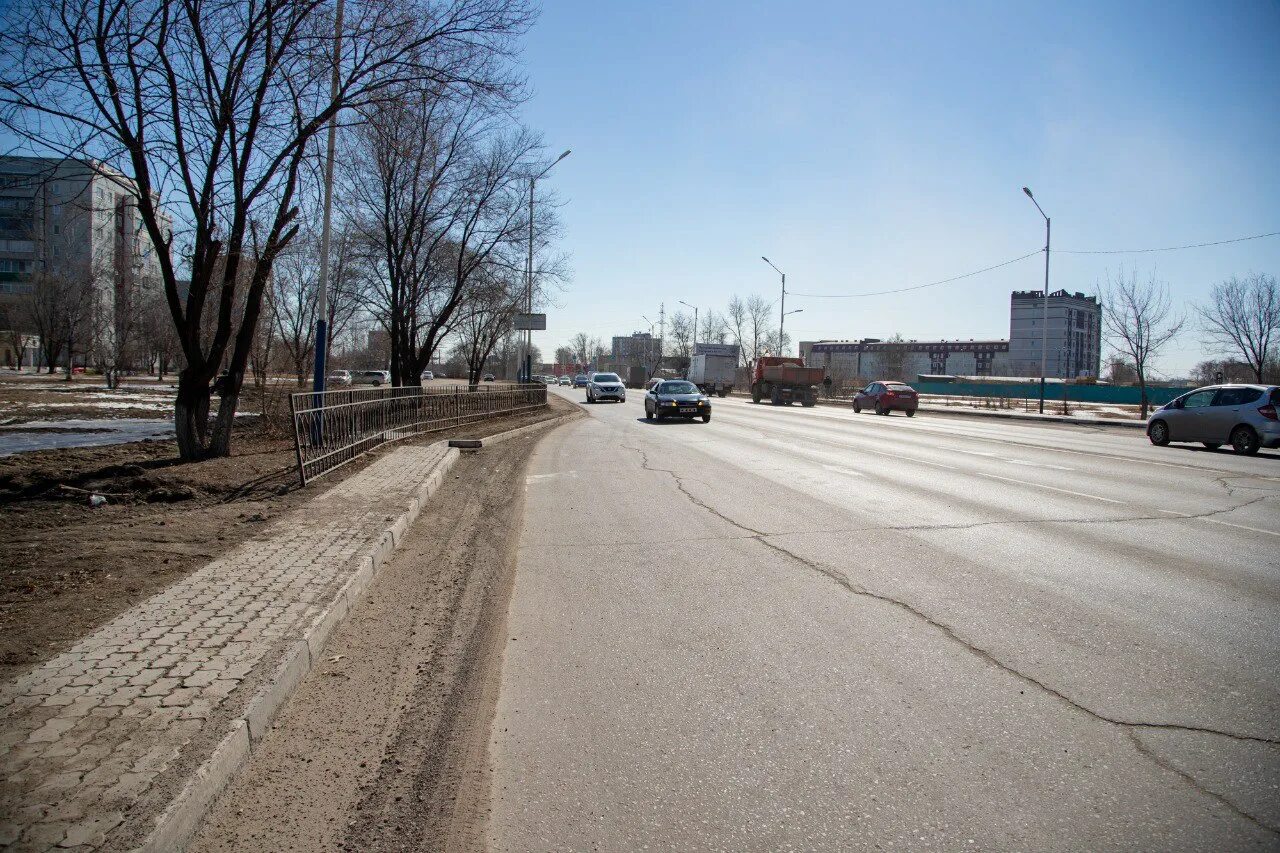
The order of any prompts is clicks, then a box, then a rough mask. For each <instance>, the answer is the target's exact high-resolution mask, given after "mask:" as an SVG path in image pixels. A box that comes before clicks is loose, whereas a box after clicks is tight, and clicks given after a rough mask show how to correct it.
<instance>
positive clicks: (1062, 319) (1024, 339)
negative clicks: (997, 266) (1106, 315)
mask: <svg viewBox="0 0 1280 853" xmlns="http://www.w3.org/2000/svg"><path fill="white" fill-rule="evenodd" d="M1048 309H1049V324H1048V330H1049V334H1048V340H1047V342H1046V341H1044V336H1043V335H1042V332H1041V325H1042V324H1043V322H1044V312H1045V300H1044V291H1043V290H1016V291H1014V292H1013V294H1012V295H1011V296H1010V297H1009V361H1010V370H1011V375H1014V376H1039V375H1040V350H1041V347H1042V346H1044V345H1045V344H1046V343H1047V348H1048V352H1047V357H1046V359H1045V376H1050V377H1057V378H1059V379H1075V378H1078V377H1083V376H1093V377H1097V376H1098V375H1099V373H1100V371H1101V369H1102V308H1101V306H1100V305H1099V304H1098V298H1097V297H1096V296H1085V295H1084V294H1083V293H1067V291H1065V290H1057V291H1054V292H1053V293H1050V294H1049V305H1048Z"/></svg>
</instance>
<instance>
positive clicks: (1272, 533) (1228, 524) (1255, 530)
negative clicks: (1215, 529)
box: [1196, 518, 1280, 536]
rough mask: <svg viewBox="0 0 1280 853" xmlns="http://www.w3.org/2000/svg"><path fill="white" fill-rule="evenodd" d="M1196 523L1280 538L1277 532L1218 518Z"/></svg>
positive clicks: (1201, 519) (1205, 519)
mask: <svg viewBox="0 0 1280 853" xmlns="http://www.w3.org/2000/svg"><path fill="white" fill-rule="evenodd" d="M1196 521H1207V522H1209V523H1210V524H1221V525H1222V526H1224V527H1234V528H1236V529H1237V530H1248V531H1249V532H1250V533H1265V534H1267V535H1268V536H1280V532H1277V531H1275V530H1263V529H1262V528H1260V527H1245V526H1244V525H1243V524H1232V523H1231V522H1229V521H1219V520H1218V519H1216V518H1197V519H1196Z"/></svg>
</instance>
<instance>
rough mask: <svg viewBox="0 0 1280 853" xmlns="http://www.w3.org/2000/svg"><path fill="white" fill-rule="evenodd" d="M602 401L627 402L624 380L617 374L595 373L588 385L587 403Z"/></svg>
mask: <svg viewBox="0 0 1280 853" xmlns="http://www.w3.org/2000/svg"><path fill="white" fill-rule="evenodd" d="M601 400H617V401H618V402H619V403H625V402H627V388H626V386H625V385H623V384H622V378H621V377H619V376H618V374H616V373H593V374H591V381H590V382H588V383H587V402H588V403H599V402H600V401H601Z"/></svg>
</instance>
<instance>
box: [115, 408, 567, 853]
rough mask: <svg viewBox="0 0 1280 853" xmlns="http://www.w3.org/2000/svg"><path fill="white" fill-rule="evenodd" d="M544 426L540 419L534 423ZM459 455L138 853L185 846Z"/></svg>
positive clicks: (392, 528) (381, 541) (448, 456)
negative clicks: (539, 421)
mask: <svg viewBox="0 0 1280 853" xmlns="http://www.w3.org/2000/svg"><path fill="white" fill-rule="evenodd" d="M542 423H548V422H547V421H544V422H542ZM540 425H541V423H540V424H535V425H534V426H540ZM516 431H517V430H513V431H512V432H516ZM438 444H444V442H439V443H438ZM458 456H459V452H458V450H457V448H449V449H447V450H446V451H445V453H444V455H443V456H442V457H441V458H440V461H439V462H437V463H436V465H435V468H434V469H433V470H432V472H431V474H430V475H429V476H428V477H427V479H426V480H425V481H424V482H423V483H422V485H421V486H420V487H419V488H418V493H417V495H415V496H414V497H413V498H411V499H410V500H409V502H408V504H407V505H406V507H405V509H404V512H402V513H401V514H400V515H399V516H397V517H396V518H395V519H393V520H392V521H391V523H390V524H389V525H388V526H387V528H386V529H385V530H384V531H383V534H382V536H380V537H379V538H378V539H377V540H376V541H375V542H374V544H373V545H372V546H371V547H370V548H369V549H368V552H367V553H366V554H364V555H363V556H361V557H360V558H359V560H360V568H359V569H357V570H356V572H355V574H353V575H352V576H351V577H350V578H349V579H348V580H347V582H346V583H345V584H344V585H343V587H342V589H341V590H339V592H338V594H337V595H336V596H335V597H334V599H333V601H332V602H331V603H330V604H329V606H328V607H327V608H325V609H324V610H323V611H322V612H321V613H320V615H319V616H318V617H317V618H316V619H314V620H313V621H312V624H311V626H310V627H309V628H308V629H307V630H306V631H305V632H304V634H303V639H301V640H299V641H297V642H295V643H294V644H293V646H292V648H291V649H290V650H289V651H288V652H286V654H285V655H284V658H283V659H282V660H281V661H280V663H279V664H278V665H277V666H276V669H275V672H274V673H273V675H272V676H270V677H269V678H268V679H267V680H266V683H264V684H263V685H262V687H261V688H260V689H259V690H258V692H257V693H256V694H255V695H254V696H253V698H252V699H250V700H249V703H248V706H247V708H246V711H245V716H244V718H243V719H237V720H235V721H233V722H232V724H231V731H230V732H228V733H227V735H226V737H224V738H223V739H222V741H221V742H220V743H219V744H218V746H217V747H216V748H215V749H214V752H213V755H212V756H210V757H209V759H208V760H206V761H205V762H204V763H203V764H202V765H201V766H200V767H199V769H197V770H196V772H195V774H194V775H193V776H192V778H190V779H189V780H188V781H187V783H186V785H185V786H184V787H183V789H182V792H181V793H180V794H179V795H178V796H177V797H176V798H175V799H174V800H173V802H172V803H171V804H170V805H169V807H168V808H166V809H165V810H164V812H162V813H161V815H160V816H159V817H158V818H157V819H156V824H155V827H154V829H152V830H151V832H150V833H149V834H148V836H147V838H146V839H145V840H144V841H143V843H142V844H140V845H139V846H138V847H136V848H135V851H137V853H169V851H174V850H181V849H183V848H184V847H185V846H186V844H187V842H188V841H190V839H191V836H192V835H193V834H194V833H195V831H196V828H197V827H198V826H199V824H200V820H201V818H203V817H204V815H205V812H207V811H208V809H209V806H210V805H211V804H212V803H213V800H214V798H215V797H217V795H218V793H219V792H221V790H222V789H223V788H224V787H225V786H226V784H227V782H228V781H229V780H230V779H231V777H232V776H234V775H235V773H236V771H237V770H239V769H240V767H241V765H243V764H244V762H245V761H247V760H248V758H249V754H250V752H252V750H253V747H254V745H255V744H256V743H257V742H258V741H259V740H261V739H262V737H263V736H265V735H266V733H267V732H268V731H270V729H271V722H272V720H274V719H275V715H276V712H277V711H279V710H280V706H281V705H283V704H284V702H285V700H286V699H288V698H289V696H290V695H291V694H292V693H293V691H294V689H295V688H296V687H297V686H298V684H299V682H301V681H302V679H303V678H304V677H305V676H306V675H307V673H309V672H310V671H311V668H312V667H313V666H315V664H316V661H317V658H318V657H319V655H320V652H321V650H322V649H323V648H324V644H325V642H326V641H327V640H328V639H329V635H330V634H331V633H333V629H334V628H336V627H337V626H338V625H339V624H340V623H341V622H342V620H343V619H345V618H346V616H347V614H348V613H349V612H350V611H351V608H352V607H353V606H354V605H355V603H356V601H358V600H359V598H360V596H361V595H362V594H363V593H364V591H365V590H366V589H367V588H368V586H369V584H370V583H372V582H373V578H374V576H375V575H376V574H377V573H378V570H379V569H381V568H382V565H383V563H385V562H386V560H387V558H388V557H390V556H391V554H392V552H393V551H394V550H395V548H396V546H397V545H399V544H400V540H401V539H402V538H403V536H404V533H405V531H406V530H408V528H409V526H410V525H411V524H413V522H414V521H415V520H416V519H417V517H418V514H419V513H421V512H422V507H423V506H424V505H425V504H426V502H427V500H428V499H430V497H431V496H432V495H433V494H435V492H436V490H438V489H439V488H440V486H441V484H442V483H443V482H444V478H445V476H446V475H447V474H448V473H449V471H450V470H451V469H452V468H453V465H454V463H455V462H457V460H458Z"/></svg>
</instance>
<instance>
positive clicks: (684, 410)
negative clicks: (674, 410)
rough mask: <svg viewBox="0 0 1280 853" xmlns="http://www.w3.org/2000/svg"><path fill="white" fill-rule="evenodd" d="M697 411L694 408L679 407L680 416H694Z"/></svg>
mask: <svg viewBox="0 0 1280 853" xmlns="http://www.w3.org/2000/svg"><path fill="white" fill-rule="evenodd" d="M697 411H698V409H697V407H695V406H681V407H680V414H682V415H692V414H696V413H697Z"/></svg>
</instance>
